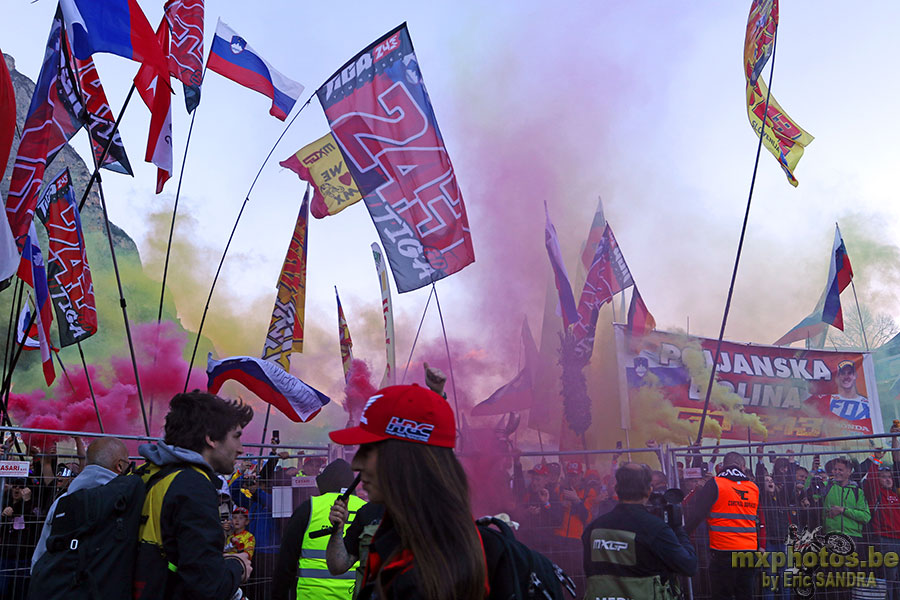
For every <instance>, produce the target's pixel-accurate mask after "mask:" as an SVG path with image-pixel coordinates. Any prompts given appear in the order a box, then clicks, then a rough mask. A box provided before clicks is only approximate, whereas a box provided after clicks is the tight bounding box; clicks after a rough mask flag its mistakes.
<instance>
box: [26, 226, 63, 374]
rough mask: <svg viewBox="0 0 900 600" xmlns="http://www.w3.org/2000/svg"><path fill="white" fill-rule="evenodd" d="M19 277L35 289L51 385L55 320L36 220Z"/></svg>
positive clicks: (40, 338) (44, 362) (44, 361)
mask: <svg viewBox="0 0 900 600" xmlns="http://www.w3.org/2000/svg"><path fill="white" fill-rule="evenodd" d="M19 279H21V280H22V281H24V282H25V283H27V284H28V285H30V286H31V288H32V289H33V290H34V298H35V308H36V310H35V322H36V323H37V327H38V341H39V342H40V346H41V363H42V365H43V369H44V381H46V382H47V385H48V386H49V385H51V384H52V383H53V380H54V379H56V371H55V370H54V369H53V355H52V354H51V352H52V351H53V349H52V347H51V345H50V324H51V323H52V322H53V313H52V312H51V311H50V291H49V290H48V288H47V271H46V270H45V268H44V257H43V255H41V246H40V244H38V238H37V231H36V230H35V228H34V221H32V222H31V225H30V226H29V227H28V233H27V234H26V236H25V240H24V245H23V251H22V262H21V263H20V264H19Z"/></svg>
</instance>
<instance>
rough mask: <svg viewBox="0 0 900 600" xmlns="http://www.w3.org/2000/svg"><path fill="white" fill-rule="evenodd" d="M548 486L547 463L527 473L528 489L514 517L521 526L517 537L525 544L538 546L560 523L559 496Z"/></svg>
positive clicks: (560, 506) (538, 465)
mask: <svg viewBox="0 0 900 600" xmlns="http://www.w3.org/2000/svg"><path fill="white" fill-rule="evenodd" d="M550 485H551V484H550V467H549V466H548V465H547V463H545V462H540V463H538V464H537V465H535V467H534V468H533V469H531V470H530V471H528V488H527V489H526V490H525V493H524V495H523V497H522V498H521V508H520V510H519V511H518V512H517V513H516V516H515V518H516V521H518V522H519V524H520V526H521V529H520V530H519V531H520V534H519V537H521V538H522V540H523V541H524V542H525V543H526V544H529V545H533V546H535V545H538V542H539V541H540V540H541V539H542V538H544V537H546V536H548V535H550V533H551V532H552V531H553V529H554V528H556V527H559V525H560V523H562V504H561V503H560V501H559V494H558V493H557V492H556V490H551V489H550V488H549V486H550Z"/></svg>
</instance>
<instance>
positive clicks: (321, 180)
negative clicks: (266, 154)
mask: <svg viewBox="0 0 900 600" xmlns="http://www.w3.org/2000/svg"><path fill="white" fill-rule="evenodd" d="M279 164H280V165H281V166H282V167H287V168H288V169H290V170H291V171H293V172H294V173H296V174H297V175H298V176H299V177H300V179H302V180H303V181H306V182H308V183H310V184H312V186H313V189H314V193H313V197H312V207H311V209H312V214H313V216H314V217H315V218H317V219H321V218H323V217H327V216H329V215H336V214H337V213H339V212H341V211H342V210H344V209H345V208H347V207H348V206H350V205H352V204H356V203H357V202H359V201H360V200H362V195H361V194H360V193H359V190H358V189H357V187H356V182H354V181H353V176H352V175H350V171H349V170H348V169H347V165H346V163H344V156H343V155H342V154H341V151H340V149H339V148H338V145H337V142H335V141H334V136H333V135H331V133H329V134H328V135H326V136H324V137H321V138H319V139H317V140H316V141H314V142H313V143H311V144H307V145H306V146H303V147H302V148H300V150H298V151H297V152H296V153H295V154H294V155H293V156H291V157H289V158H287V159H285V160H283V161H281V162H280V163H279Z"/></svg>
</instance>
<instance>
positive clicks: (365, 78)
mask: <svg viewBox="0 0 900 600" xmlns="http://www.w3.org/2000/svg"><path fill="white" fill-rule="evenodd" d="M317 95H318V97H319V102H321V103H322V108H323V109H324V110H325V116H326V117H327V118H328V123H329V124H330V125H331V131H332V133H333V134H334V137H335V139H336V140H337V142H338V146H340V149H341V153H342V154H343V155H344V160H345V162H346V163H347V166H348V167H349V169H350V174H351V175H352V176H353V180H354V181H356V185H357V187H358V188H359V191H360V193H361V194H362V195H363V198H364V200H365V203H366V208H367V209H368V210H369V215H370V216H371V217H372V221H374V223H375V228H376V229H377V230H378V235H379V237H380V238H381V245H382V246H383V247H384V250H385V254H386V255H387V258H388V262H389V263H390V265H391V271H392V272H393V274H394V281H395V282H396V284H397V290H398V291H399V292H401V293H402V292H408V291H411V290H415V289H417V288H420V287H423V286H425V285H428V284H430V283H431V282H433V281H436V280H438V279H442V278H444V277H447V276H448V275H451V274H453V273H455V272H457V271H459V270H460V269H462V268H463V267H465V266H466V265H468V264H469V263H471V262H473V261H474V260H475V251H474V250H473V248H472V235H471V233H470V231H469V222H468V218H467V217H466V209H465V206H464V205H463V199H462V194H461V193H460V191H459V186H458V185H457V182H456V174H455V172H454V171H453V165H451V164H450V157H449V155H448V153H447V149H446V148H445V147H444V140H443V137H442V136H441V132H440V130H439V129H438V124H437V120H436V119H435V116H434V111H433V110H432V107H431V102H430V100H429V99H428V93H427V92H426V91H425V85H424V83H423V82H422V74H421V72H420V71H419V64H418V61H417V60H416V55H415V53H414V52H413V46H412V41H411V40H410V37H409V32H408V31H407V29H406V25H405V24H403V25H401V26H399V27H397V28H396V29H394V30H393V31H391V32H390V33H388V34H386V35H385V36H383V37H381V38H380V39H378V40H377V41H376V42H374V43H373V44H371V45H370V46H369V47H367V48H366V49H365V50H363V51H362V52H360V53H359V54H357V55H356V56H355V57H353V58H352V59H351V60H350V61H348V62H347V63H346V64H345V65H344V66H343V67H341V68H340V69H339V70H338V71H337V72H335V73H334V75H332V76H331V78H329V80H328V81H327V82H326V83H325V85H323V86H322V87H321V88H319V90H318V92H317Z"/></svg>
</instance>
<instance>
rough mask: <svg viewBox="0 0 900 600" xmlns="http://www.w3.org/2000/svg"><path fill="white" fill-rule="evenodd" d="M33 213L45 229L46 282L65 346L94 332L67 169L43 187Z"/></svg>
mask: <svg viewBox="0 0 900 600" xmlns="http://www.w3.org/2000/svg"><path fill="white" fill-rule="evenodd" d="M37 215H38V218H39V219H40V220H41V222H42V223H43V224H44V227H46V228H47V237H48V239H49V242H50V245H49V253H48V254H49V258H48V260H47V284H48V287H49V290H50V299H51V301H52V302H53V308H54V309H55V311H56V321H57V323H58V324H59V345H60V346H62V347H66V346H70V345H72V344H75V343H78V342H81V341H83V340H85V339H87V338H89V337H90V336H92V335H94V334H95V333H96V332H97V307H96V305H95V303H94V284H93V282H92V280H91V268H90V267H89V266H88V261H87V250H86V249H85V245H84V235H83V234H82V231H81V216H80V215H79V213H78V202H77V201H76V200H75V191H74V189H73V187H72V179H71V177H70V175H69V169H65V170H63V172H62V173H60V174H59V175H57V176H56V178H55V179H54V180H53V181H51V182H50V183H49V184H48V185H47V186H46V187H45V190H44V194H43V195H42V196H41V200H40V201H39V202H38V205H37Z"/></svg>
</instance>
